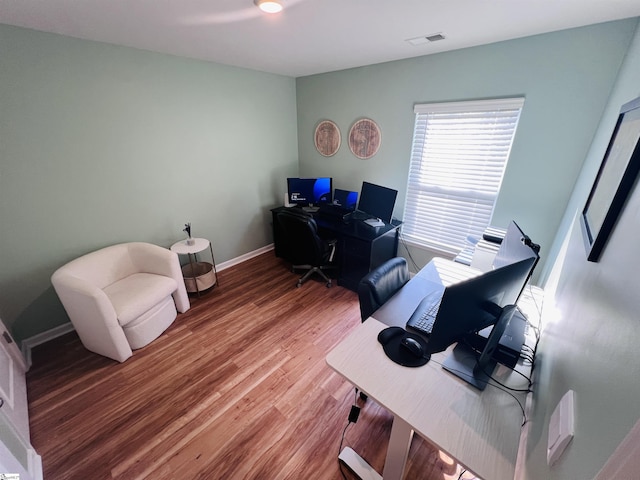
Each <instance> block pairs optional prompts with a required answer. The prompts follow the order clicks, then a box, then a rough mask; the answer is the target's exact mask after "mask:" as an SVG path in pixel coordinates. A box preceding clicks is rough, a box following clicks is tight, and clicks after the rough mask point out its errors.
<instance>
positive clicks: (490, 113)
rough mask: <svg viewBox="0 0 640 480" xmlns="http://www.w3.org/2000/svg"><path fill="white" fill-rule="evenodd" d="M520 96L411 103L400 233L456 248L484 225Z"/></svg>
mask: <svg viewBox="0 0 640 480" xmlns="http://www.w3.org/2000/svg"><path fill="white" fill-rule="evenodd" d="M523 104H524V98H509V99H499V100H480V101H473V102H455V103H438V104H423V105H416V106H415V108H414V111H415V114H416V119H415V129H414V133H413V147H412V151H411V163H410V166H409V179H408V184H407V197H406V204H405V209H404V225H403V234H404V236H405V237H406V239H407V240H408V241H410V242H413V243H416V244H419V245H424V246H426V247H429V248H432V249H434V250H437V251H440V252H444V253H450V254H456V253H458V252H459V251H460V250H461V249H462V248H464V246H465V243H466V240H467V237H468V236H470V235H471V236H475V237H480V236H481V235H482V232H483V231H484V229H485V228H486V227H487V226H489V224H490V222H491V216H492V214H493V208H494V205H495V202H496V199H497V196H498V192H499V190H500V185H501V183H502V177H503V175H504V171H505V167H506V165H507V160H508V158H509V153H510V151H511V145H512V143H513V137H514V135H515V131H516V127H517V124H518V119H519V117H520V111H521V110H522V106H523Z"/></svg>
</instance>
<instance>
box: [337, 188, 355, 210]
mask: <svg viewBox="0 0 640 480" xmlns="http://www.w3.org/2000/svg"><path fill="white" fill-rule="evenodd" d="M333 203H334V204H335V205H339V206H340V207H343V208H347V209H349V210H355V209H356V205H357V204H358V192H350V191H349V190H342V189H340V188H336V189H335V190H334V191H333Z"/></svg>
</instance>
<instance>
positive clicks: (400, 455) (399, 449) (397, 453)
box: [382, 417, 413, 480]
mask: <svg viewBox="0 0 640 480" xmlns="http://www.w3.org/2000/svg"><path fill="white" fill-rule="evenodd" d="M412 439H413V428H411V425H409V424H408V423H407V422H405V421H404V420H401V419H400V418H398V417H394V418H393V425H392V426H391V438H389V448H388V449H387V458H386V460H385V461H384V470H383V471H382V478H384V480H402V477H403V474H404V467H405V465H406V463H407V457H408V456H409V447H411V440H412Z"/></svg>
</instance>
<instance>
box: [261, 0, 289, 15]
mask: <svg viewBox="0 0 640 480" xmlns="http://www.w3.org/2000/svg"><path fill="white" fill-rule="evenodd" d="M254 3H255V4H256V5H257V7H258V8H259V9H260V10H262V11H263V12H266V13H278V12H281V11H282V3H280V1H279V0H254Z"/></svg>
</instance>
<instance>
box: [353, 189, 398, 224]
mask: <svg viewBox="0 0 640 480" xmlns="http://www.w3.org/2000/svg"><path fill="white" fill-rule="evenodd" d="M397 196H398V191H397V190H393V189H392V188H387V187H382V186H380V185H375V184H373V183H369V182H362V189H361V190H360V201H359V203H358V210H360V211H361V212H365V213H367V214H369V215H371V216H373V217H376V218H379V219H380V220H382V221H383V222H386V223H391V215H392V214H393V207H394V206H395V204H396V197H397Z"/></svg>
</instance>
